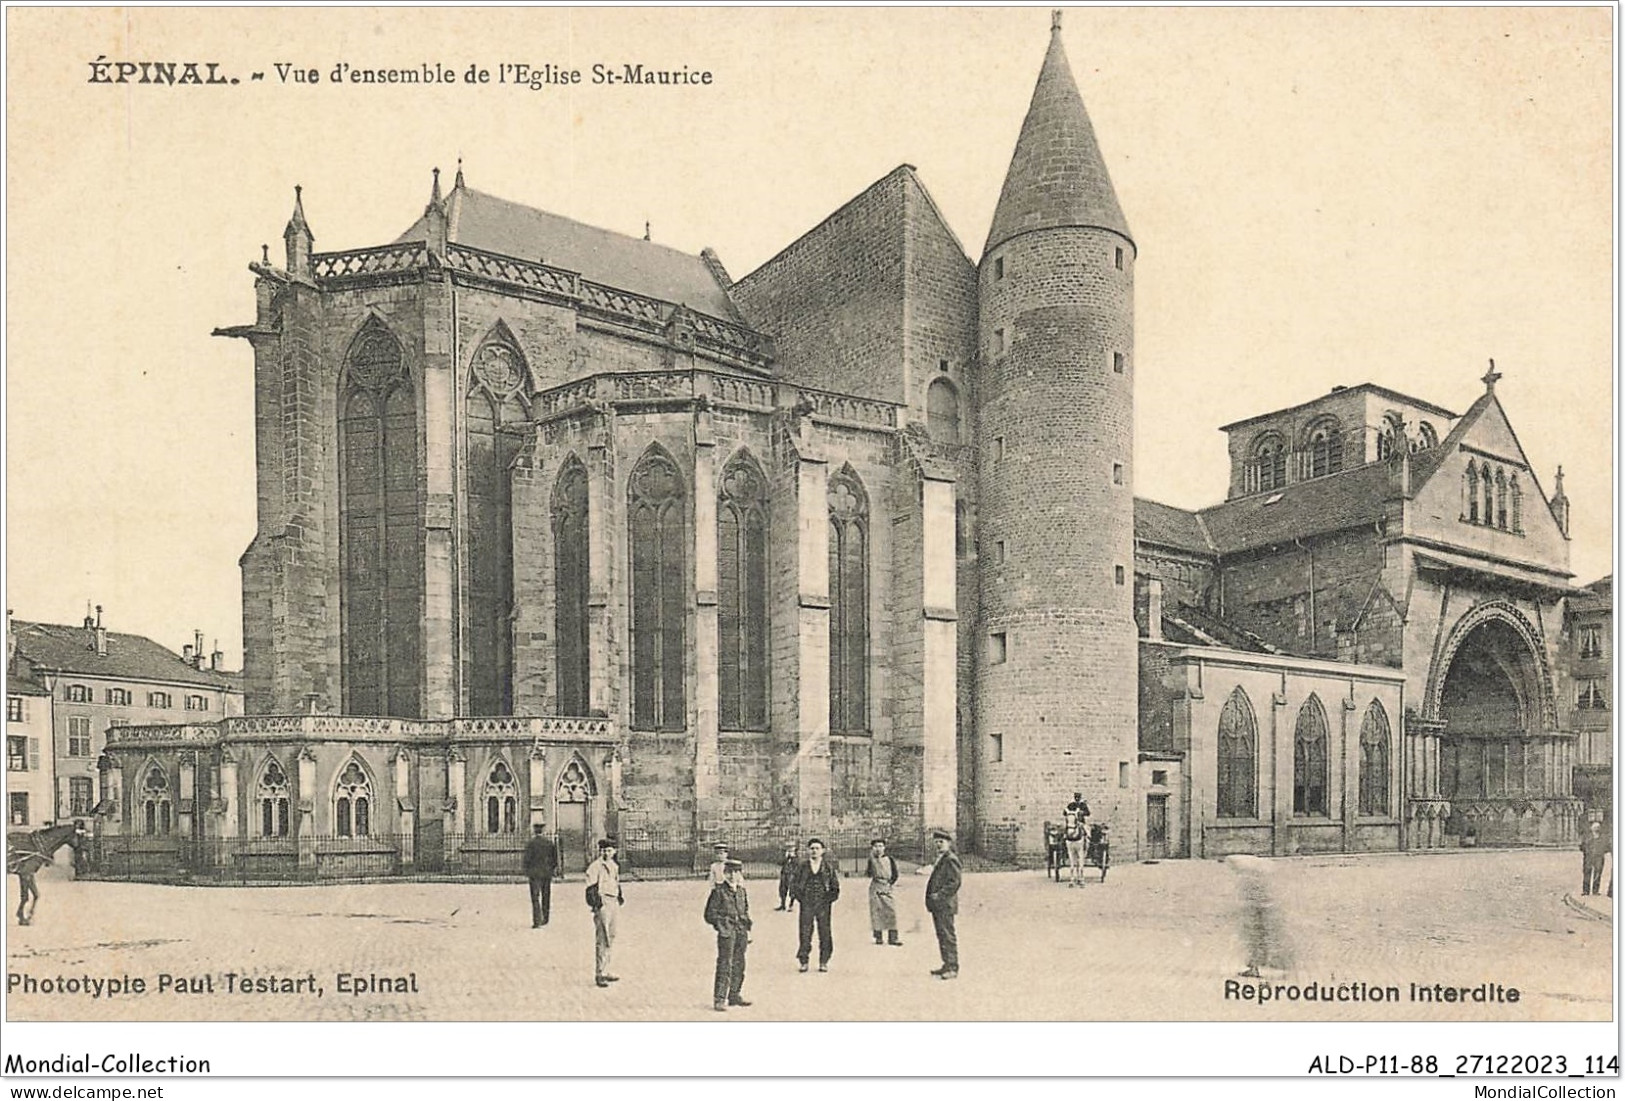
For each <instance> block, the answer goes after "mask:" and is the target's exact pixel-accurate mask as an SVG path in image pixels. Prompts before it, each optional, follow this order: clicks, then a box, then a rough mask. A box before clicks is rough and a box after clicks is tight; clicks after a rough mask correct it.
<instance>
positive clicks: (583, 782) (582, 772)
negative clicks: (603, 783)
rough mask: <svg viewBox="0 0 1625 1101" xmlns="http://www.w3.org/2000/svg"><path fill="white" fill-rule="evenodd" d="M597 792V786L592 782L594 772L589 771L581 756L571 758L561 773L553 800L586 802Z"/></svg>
mask: <svg viewBox="0 0 1625 1101" xmlns="http://www.w3.org/2000/svg"><path fill="white" fill-rule="evenodd" d="M595 794H597V788H596V787H595V786H594V784H593V782H592V773H591V772H588V771H587V766H586V765H584V764H582V763H581V759H580V758H579V757H576V758H571V760H570V763H569V764H567V765H565V766H564V771H563V772H560V773H559V782H558V784H557V785H556V786H555V787H554V789H553V801H554V802H556V803H585V802H586V801H587V800H588V799H591V798H592V797H593V796H594V795H595Z"/></svg>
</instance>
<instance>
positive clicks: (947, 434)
mask: <svg viewBox="0 0 1625 1101" xmlns="http://www.w3.org/2000/svg"><path fill="white" fill-rule="evenodd" d="M925 430H926V432H928V433H929V434H930V436H931V438H932V439H933V440H940V441H941V442H943V443H958V442H959V394H958V393H957V392H956V391H955V390H954V384H953V383H951V382H949V381H948V380H947V379H945V378H938V379H933V380H932V381H931V385H930V386H929V387H928V388H927V389H926V391H925Z"/></svg>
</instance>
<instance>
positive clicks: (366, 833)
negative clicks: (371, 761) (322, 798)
mask: <svg viewBox="0 0 1625 1101" xmlns="http://www.w3.org/2000/svg"><path fill="white" fill-rule="evenodd" d="M372 806H373V798H372V778H371V777H369V776H368V775H367V770H366V769H364V768H362V767H361V763H360V762H359V761H356V760H355V759H353V758H352V759H351V760H350V763H349V764H347V765H345V766H344V769H343V771H342V772H340V773H339V775H338V779H336V780H335V781H334V782H333V832H334V833H335V834H337V835H338V836H339V837H370V836H372Z"/></svg>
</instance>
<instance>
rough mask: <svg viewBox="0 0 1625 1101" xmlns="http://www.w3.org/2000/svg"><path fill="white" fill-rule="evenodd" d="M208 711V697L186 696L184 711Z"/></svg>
mask: <svg viewBox="0 0 1625 1101" xmlns="http://www.w3.org/2000/svg"><path fill="white" fill-rule="evenodd" d="M208 709H209V697H208V696H187V697H186V710H188V711H207V710H208Z"/></svg>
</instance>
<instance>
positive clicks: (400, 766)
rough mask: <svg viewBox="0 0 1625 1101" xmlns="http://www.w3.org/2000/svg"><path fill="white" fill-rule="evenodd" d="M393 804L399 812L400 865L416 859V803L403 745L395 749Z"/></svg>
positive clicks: (409, 755) (409, 756) (410, 767)
mask: <svg viewBox="0 0 1625 1101" xmlns="http://www.w3.org/2000/svg"><path fill="white" fill-rule="evenodd" d="M394 764H395V806H396V808H397V809H398V813H399V814H400V846H401V866H402V867H403V868H408V869H409V868H411V867H412V865H413V863H414V862H415V861H416V859H417V851H416V843H417V828H416V827H417V804H416V803H414V802H413V801H412V757H411V754H409V753H408V752H407V751H406V749H405V748H404V747H402V748H400V749H397V750H396V751H395V760H394Z"/></svg>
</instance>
